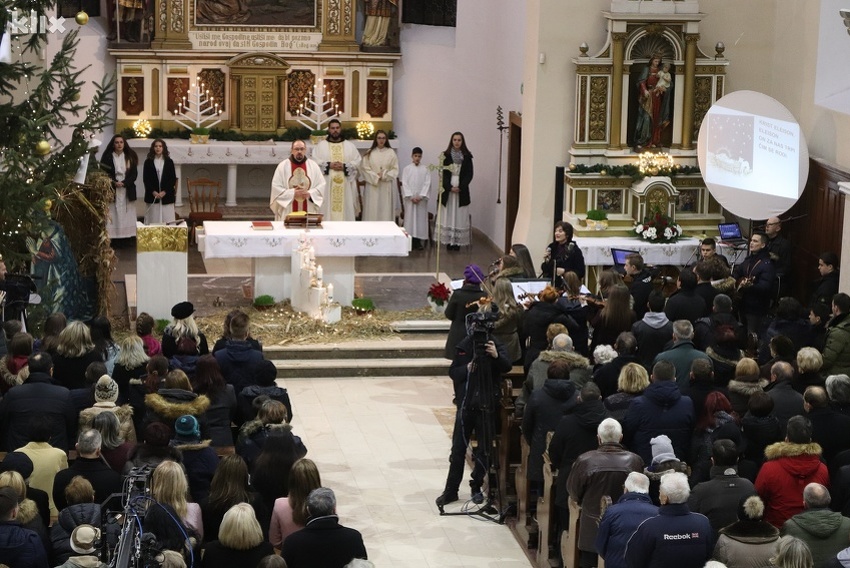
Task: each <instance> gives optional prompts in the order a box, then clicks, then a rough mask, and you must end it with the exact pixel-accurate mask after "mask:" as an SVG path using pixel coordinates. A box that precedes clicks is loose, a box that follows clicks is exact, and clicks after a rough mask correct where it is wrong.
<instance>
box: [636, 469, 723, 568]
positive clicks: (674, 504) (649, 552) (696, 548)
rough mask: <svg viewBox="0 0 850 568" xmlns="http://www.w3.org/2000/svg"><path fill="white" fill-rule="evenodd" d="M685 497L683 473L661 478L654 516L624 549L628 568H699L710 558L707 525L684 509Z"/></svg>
mask: <svg viewBox="0 0 850 568" xmlns="http://www.w3.org/2000/svg"><path fill="white" fill-rule="evenodd" d="M689 495H690V488H689V487H688V478H687V476H686V475H685V474H684V473H679V472H674V473H668V474H666V475H664V476H662V477H661V494H660V496H661V507H660V508H659V509H658V516H656V517H651V518H649V519H647V520H645V521H644V522H643V523H641V524H640V526H639V527H638V528H637V530H636V531H635V534H633V535H632V537H631V538H630V539H629V544H628V546H627V547H626V562H627V563H628V565H629V567H630V568H701V567H702V566H704V565H705V563H706V562H707V561H708V560H709V559H710V558H711V553H712V551H713V550H714V534H713V531H712V530H711V524H710V523H709V522H708V519H707V518H706V517H705V516H704V515H700V514H699V513H692V512H691V511H690V509H688V506H687V505H686V504H685V503H686V502H687V501H688V497H689Z"/></svg>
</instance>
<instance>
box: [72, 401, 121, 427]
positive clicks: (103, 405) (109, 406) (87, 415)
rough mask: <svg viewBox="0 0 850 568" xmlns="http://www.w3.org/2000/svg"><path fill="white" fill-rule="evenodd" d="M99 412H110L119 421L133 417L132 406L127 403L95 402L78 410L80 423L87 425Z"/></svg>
mask: <svg viewBox="0 0 850 568" xmlns="http://www.w3.org/2000/svg"><path fill="white" fill-rule="evenodd" d="M101 412H112V413H113V414H115V417H116V418H117V419H118V421H119V422H126V421H128V420H132V419H133V407H132V406H130V405H129V404H122V405H121V406H116V405H115V403H114V402H96V403H95V404H94V406H90V407H89V408H86V409H85V410H81V411H80V424H85V425H86V426H88V425H89V424H91V423H92V421H93V420H94V417H95V416H97V415H98V414H100V413H101Z"/></svg>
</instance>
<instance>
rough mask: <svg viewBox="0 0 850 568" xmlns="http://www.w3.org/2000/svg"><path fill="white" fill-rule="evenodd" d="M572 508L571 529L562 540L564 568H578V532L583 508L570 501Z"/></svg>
mask: <svg viewBox="0 0 850 568" xmlns="http://www.w3.org/2000/svg"><path fill="white" fill-rule="evenodd" d="M568 501H569V507H570V528H569V530H568V531H567V532H566V533H565V534H564V535H562V538H561V556H562V557H563V559H564V568H578V554H579V553H578V531H579V519H580V518H581V506H579V504H578V503H576V502H575V501H574V500H573V499H568Z"/></svg>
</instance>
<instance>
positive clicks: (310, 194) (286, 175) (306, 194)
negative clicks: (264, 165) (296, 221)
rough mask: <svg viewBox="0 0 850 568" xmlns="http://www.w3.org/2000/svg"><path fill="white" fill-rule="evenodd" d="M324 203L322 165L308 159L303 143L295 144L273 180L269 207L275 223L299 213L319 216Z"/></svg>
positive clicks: (296, 142)
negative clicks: (317, 214)
mask: <svg viewBox="0 0 850 568" xmlns="http://www.w3.org/2000/svg"><path fill="white" fill-rule="evenodd" d="M324 200H325V176H324V174H322V169H321V168H320V167H319V165H318V164H317V163H316V162H314V161H313V160H311V159H310V158H308V157H307V144H306V143H305V142H304V141H303V140H296V141H295V142H293V143H292V151H291V155H290V156H289V158H287V159H286V160H284V161H282V162H281V163H280V164H278V166H277V169H276V170H275V171H274V176H273V177H272V192H271V199H270V200H269V207H271V210H272V211H273V212H274V218H275V221H280V220H282V219H283V218H284V217H286V216H287V215H288V214H290V213H293V212H298V211H306V212H307V213H319V212H320V211H321V209H322V203H323V202H324Z"/></svg>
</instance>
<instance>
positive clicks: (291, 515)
mask: <svg viewBox="0 0 850 568" xmlns="http://www.w3.org/2000/svg"><path fill="white" fill-rule="evenodd" d="M321 486H322V479H321V476H320V475H319V468H318V467H316V463H315V462H314V461H313V460H311V459H307V458H303V459H300V460H298V461H297V462H295V463H294V464H293V465H292V469H291V470H289V495H288V496H286V497H281V498H280V499H276V500H275V502H274V510H273V511H272V519H271V525H270V526H269V542H271V543H272V545H274V546H275V548H280V547H281V546H282V545H283V541H284V540H286V537H288V536H289V535H291V534H292V533H294V532H295V531H297V530H299V529H303V528H304V525H306V524H307V517H308V514H307V496H308V495H309V494H310V491H312V490H313V489H318V488H319V487H321Z"/></svg>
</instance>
